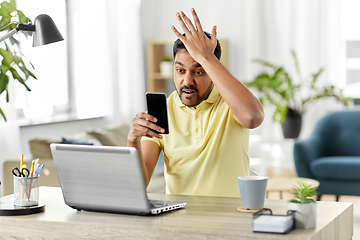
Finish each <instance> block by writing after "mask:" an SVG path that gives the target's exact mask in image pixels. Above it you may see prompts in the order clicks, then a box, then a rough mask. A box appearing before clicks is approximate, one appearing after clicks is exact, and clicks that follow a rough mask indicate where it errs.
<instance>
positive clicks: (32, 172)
mask: <svg viewBox="0 0 360 240" xmlns="http://www.w3.org/2000/svg"><path fill="white" fill-rule="evenodd" d="M34 168H35V161H32V162H31V173H30V177H33V175H34ZM31 185H32V179H30V186H29V201H30V195H31Z"/></svg>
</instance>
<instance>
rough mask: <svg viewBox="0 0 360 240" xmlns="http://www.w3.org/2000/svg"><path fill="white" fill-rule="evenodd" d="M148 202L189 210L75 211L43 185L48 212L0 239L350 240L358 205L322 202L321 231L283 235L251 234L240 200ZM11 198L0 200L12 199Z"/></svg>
mask: <svg viewBox="0 0 360 240" xmlns="http://www.w3.org/2000/svg"><path fill="white" fill-rule="evenodd" d="M149 198H152V199H163V200H171V201H185V202H187V203H188V204H187V206H186V207H185V208H184V209H181V210H176V211H171V212H167V213H163V214H160V215H157V216H145V217H144V216H132V215H122V214H110V213H109V214H107V213H95V212H86V211H80V212H78V211H76V210H74V209H72V208H70V207H68V206H67V205H66V204H65V203H64V201H63V198H62V192H61V189H60V188H57V187H41V188H40V200H41V201H43V202H45V204H46V206H45V212H43V213H39V214H33V215H26V216H2V217H0V226H1V237H0V238H4V237H5V238H4V239H6V237H16V238H17V239H22V238H26V237H29V236H30V238H31V239H99V238H101V239H119V238H122V239H129V238H130V239H292V240H293V239H302V240H303V239H327V240H329V239H351V237H352V235H353V205H352V203H346V202H318V204H317V223H316V224H317V225H316V229H311V230H303V229H295V230H293V231H292V232H290V233H288V234H286V235H281V234H264V233H253V232H252V214H250V213H240V212H238V211H237V210H236V208H237V207H239V206H241V200H240V199H239V198H217V197H195V196H174V195H164V194H149ZM12 200H13V198H12V196H11V195H10V196H6V197H3V198H1V201H2V202H6V201H12ZM265 207H267V208H271V209H272V210H273V213H274V214H285V213H286V211H287V202H286V201H285V200H269V199H267V200H266V201H265Z"/></svg>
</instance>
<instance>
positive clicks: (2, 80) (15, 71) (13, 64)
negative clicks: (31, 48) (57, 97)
mask: <svg viewBox="0 0 360 240" xmlns="http://www.w3.org/2000/svg"><path fill="white" fill-rule="evenodd" d="M0 16H1V20H0V36H1V35H4V34H6V33H7V32H8V31H11V30H12V29H14V28H16V27H17V25H18V23H25V24H27V23H29V22H31V21H30V19H29V18H28V17H26V16H25V15H24V13H23V12H22V11H20V10H18V9H17V8H16V2H15V0H10V1H3V2H2V3H1V4H0ZM14 20H15V21H14ZM20 32H21V33H22V34H24V35H25V36H28V35H29V33H27V32H22V31H20ZM0 56H1V57H0V60H1V66H0V70H1V71H0V96H1V95H2V94H3V93H5V94H6V101H7V102H9V100H10V96H9V91H8V85H9V81H10V80H11V79H13V80H16V81H18V82H19V83H20V84H22V85H23V86H24V87H25V88H26V89H27V90H28V91H31V90H30V88H29V87H28V86H27V85H26V81H27V80H28V79H29V77H32V78H34V79H37V78H36V76H35V75H34V74H33V73H32V72H31V71H30V70H29V69H28V68H27V66H26V64H25V61H24V60H27V59H26V57H25V56H24V55H23V54H22V53H21V48H20V43H19V41H18V40H16V39H15V38H14V37H10V38H9V39H7V40H5V41H4V42H2V43H0ZM1 58H2V59H1ZM27 61H28V60H27ZM28 63H30V62H29V61H28ZM30 65H31V63H30ZM31 67H32V69H33V68H34V67H33V66H32V65H31ZM0 114H1V116H2V118H3V119H4V120H5V121H6V116H5V113H4V112H3V110H2V109H1V106H0Z"/></svg>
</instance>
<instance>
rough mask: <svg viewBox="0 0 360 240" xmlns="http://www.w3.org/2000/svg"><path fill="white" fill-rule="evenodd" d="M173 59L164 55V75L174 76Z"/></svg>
mask: <svg viewBox="0 0 360 240" xmlns="http://www.w3.org/2000/svg"><path fill="white" fill-rule="evenodd" d="M172 62H173V59H172V58H171V57H169V56H165V57H163V59H162V61H161V62H160V73H161V75H162V76H163V77H170V76H172V73H173V72H172V71H173V66H172Z"/></svg>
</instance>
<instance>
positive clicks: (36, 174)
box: [34, 164, 44, 177]
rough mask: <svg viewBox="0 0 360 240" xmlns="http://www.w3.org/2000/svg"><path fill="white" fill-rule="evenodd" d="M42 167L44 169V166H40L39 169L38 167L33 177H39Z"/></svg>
mask: <svg viewBox="0 0 360 240" xmlns="http://www.w3.org/2000/svg"><path fill="white" fill-rule="evenodd" d="M43 167H44V164H41V165H40V167H38V168H37V169H36V172H35V176H34V177H37V176H38V175H39V173H40V171H41V170H42V169H43Z"/></svg>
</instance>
